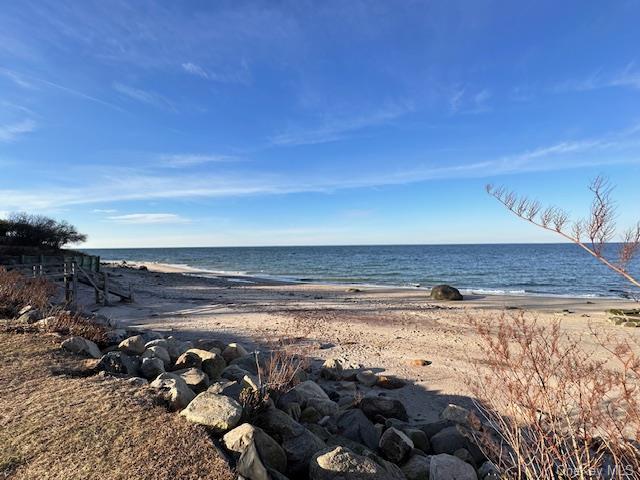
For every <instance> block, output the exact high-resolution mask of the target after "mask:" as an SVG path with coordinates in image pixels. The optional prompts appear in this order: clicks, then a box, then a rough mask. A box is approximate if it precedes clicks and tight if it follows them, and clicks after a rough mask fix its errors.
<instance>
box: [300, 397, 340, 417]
mask: <svg viewBox="0 0 640 480" xmlns="http://www.w3.org/2000/svg"><path fill="white" fill-rule="evenodd" d="M305 408H313V409H315V410H316V411H317V412H318V413H319V414H320V415H321V416H323V417H326V416H329V417H333V416H334V415H337V414H338V404H337V403H336V402H334V401H332V400H329V399H328V398H327V399H326V400H325V399H322V398H310V399H309V400H307V402H306V407H305Z"/></svg>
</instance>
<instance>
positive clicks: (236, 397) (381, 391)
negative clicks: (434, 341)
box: [62, 329, 499, 480]
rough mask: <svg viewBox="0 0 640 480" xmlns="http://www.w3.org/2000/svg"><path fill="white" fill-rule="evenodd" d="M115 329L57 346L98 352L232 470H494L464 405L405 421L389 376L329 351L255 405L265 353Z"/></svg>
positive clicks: (263, 475) (482, 477)
mask: <svg viewBox="0 0 640 480" xmlns="http://www.w3.org/2000/svg"><path fill="white" fill-rule="evenodd" d="M124 332H125V334H126V335H123V330H117V329H114V330H113V331H112V332H110V334H109V335H107V338H109V339H110V343H111V344H110V345H108V346H107V347H106V348H104V349H103V350H102V351H100V349H99V348H98V346H97V345H96V344H95V343H93V342H91V341H89V340H86V339H83V338H80V337H72V338H69V339H66V340H65V341H64V342H62V348H64V349H65V350H67V351H69V352H72V353H74V354H78V355H84V356H87V357H92V358H97V359H99V361H98V362H97V367H96V368H97V370H100V371H102V373H101V375H110V376H115V377H123V378H129V380H128V381H129V382H130V383H132V384H135V385H139V386H142V387H141V388H145V389H147V390H148V392H149V394H151V395H154V396H155V397H156V398H157V399H159V400H160V401H161V402H163V403H164V404H165V405H166V406H167V408H169V409H170V410H173V411H176V412H179V414H180V415H181V416H182V417H184V418H185V419H186V420H187V421H190V422H194V423H197V424H200V425H203V426H205V427H206V428H207V429H208V430H209V431H210V432H211V433H212V434H213V435H215V436H218V437H219V438H220V444H221V445H223V446H224V448H225V449H226V450H227V451H228V453H229V456H230V458H232V459H233V461H234V462H235V468H236V471H237V472H238V473H239V475H240V477H239V478H244V479H247V480H268V479H274V480H286V479H288V478H290V479H294V478H303V479H305V478H309V479H311V480H338V479H340V480H350V479H353V480H357V479H364V478H376V479H382V480H385V479H389V480H403V479H406V480H427V479H430V480H448V479H451V480H453V479H457V480H490V479H497V478H499V475H498V473H497V471H496V469H495V468H494V467H493V465H492V464H491V463H490V462H487V460H486V458H485V457H484V456H483V454H482V453H481V451H480V449H479V448H478V447H477V446H476V444H475V443H474V442H473V441H472V438H473V432H474V431H480V430H483V429H484V428H485V426H484V425H483V424H482V422H481V421H480V420H479V419H478V417H477V416H476V415H475V414H474V413H473V412H472V411H469V410H467V409H465V408H462V407H460V406H456V405H449V406H448V407H447V408H446V409H445V410H444V411H443V412H442V418H441V420H439V421H437V422H431V423H421V422H414V421H411V419H410V415H409V412H407V410H406V408H405V405H403V403H402V402H401V401H399V400H397V399H394V398H391V397H390V396H389V394H388V393H387V390H386V388H389V387H385V386H384V385H392V387H391V388H401V387H402V386H403V385H404V382H402V381H401V380H399V379H394V378H393V377H382V376H378V375H376V374H375V373H373V372H372V371H370V370H365V369H358V368H356V369H354V368H351V366H349V365H345V364H344V363H343V362H342V361H341V360H340V359H337V358H334V359H329V360H327V361H325V362H324V364H323V365H322V367H320V368H315V369H312V368H310V369H309V371H307V372H304V375H301V376H300V378H298V380H299V383H297V384H296V385H294V386H292V387H290V388H288V389H284V390H283V391H279V392H278V393H277V394H275V395H271V396H270V397H262V399H263V403H262V404H261V406H260V408H255V405H253V406H250V405H248V404H247V403H246V398H247V395H246V394H247V392H253V393H256V394H260V393H261V392H262V393H264V389H263V388H262V386H261V385H260V380H259V376H258V370H259V366H261V365H264V363H265V362H267V361H268V358H265V357H264V355H263V354H258V353H257V352H249V351H248V350H247V349H246V348H244V347H243V346H242V345H240V344H239V343H229V344H226V343H223V342H220V341H218V340H216V339H201V340H198V341H196V342H190V341H182V340H180V339H178V338H175V337H172V336H168V337H166V338H163V337H161V336H160V335H158V334H155V333H153V332H145V331H136V332H128V331H124ZM123 337H124V338H123ZM381 379H386V380H383V381H382V382H381ZM149 382H150V383H149ZM372 387H376V388H372ZM362 392H366V394H365V395H364V396H362ZM258 396H259V395H258ZM250 407H251V408H250Z"/></svg>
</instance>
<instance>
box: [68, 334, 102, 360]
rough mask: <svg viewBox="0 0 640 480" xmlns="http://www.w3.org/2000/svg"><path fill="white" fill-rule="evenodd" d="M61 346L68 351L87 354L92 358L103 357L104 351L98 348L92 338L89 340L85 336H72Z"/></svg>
mask: <svg viewBox="0 0 640 480" xmlns="http://www.w3.org/2000/svg"><path fill="white" fill-rule="evenodd" d="M61 347H62V348H63V349H65V350H66V351H68V352H71V353H75V354H78V355H85V356H87V357H91V358H100V357H102V352H101V351H100V349H99V348H98V345H96V344H95V343H93V342H92V341H91V340H87V339H86V338H83V337H70V338H67V339H66V340H65V341H64V342H62V345H61Z"/></svg>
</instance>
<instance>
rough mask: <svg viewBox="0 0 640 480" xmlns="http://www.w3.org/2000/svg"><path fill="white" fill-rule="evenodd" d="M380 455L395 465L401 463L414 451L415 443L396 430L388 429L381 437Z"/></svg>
mask: <svg viewBox="0 0 640 480" xmlns="http://www.w3.org/2000/svg"><path fill="white" fill-rule="evenodd" d="M379 447H380V453H381V454H382V456H383V457H384V458H386V459H387V460H389V461H390V462H393V463H401V462H402V461H403V460H404V459H405V458H407V457H408V456H409V453H410V452H411V450H412V449H413V442H412V441H411V439H410V438H409V437H407V436H406V435H405V434H404V433H403V432H401V431H400V430H398V429H396V428H393V427H391V428H388V429H387V430H385V432H384V433H383V434H382V437H380V444H379Z"/></svg>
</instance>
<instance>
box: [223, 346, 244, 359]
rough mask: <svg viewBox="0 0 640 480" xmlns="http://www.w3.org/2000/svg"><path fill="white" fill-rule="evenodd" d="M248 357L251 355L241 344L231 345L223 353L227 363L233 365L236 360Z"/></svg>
mask: <svg viewBox="0 0 640 480" xmlns="http://www.w3.org/2000/svg"><path fill="white" fill-rule="evenodd" d="M247 355H249V352H248V351H247V349H246V348H244V347H243V346H242V345H240V344H239V343H230V344H229V345H227V347H226V348H225V349H224V350H223V351H222V358H224V360H225V362H227V363H231V362H232V361H233V360H235V359H236V358H240V357H245V356H247Z"/></svg>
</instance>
